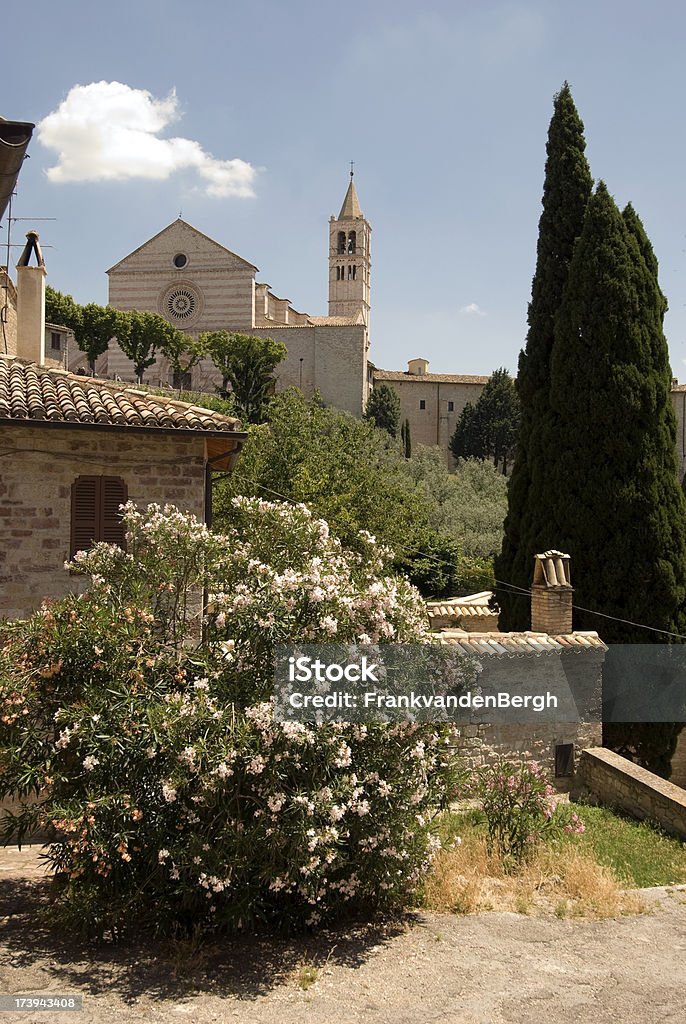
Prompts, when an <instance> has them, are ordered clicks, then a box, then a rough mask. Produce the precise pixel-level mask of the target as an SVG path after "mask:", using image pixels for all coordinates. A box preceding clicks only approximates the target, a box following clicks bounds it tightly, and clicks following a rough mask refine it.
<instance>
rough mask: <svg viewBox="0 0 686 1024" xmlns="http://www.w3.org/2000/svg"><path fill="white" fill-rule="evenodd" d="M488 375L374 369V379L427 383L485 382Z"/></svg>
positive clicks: (487, 379)
mask: <svg viewBox="0 0 686 1024" xmlns="http://www.w3.org/2000/svg"><path fill="white" fill-rule="evenodd" d="M489 379H490V378H489V377H480V376H478V375H476V374H470V373H421V374H419V373H408V372H407V371H406V370H405V371H402V370H376V369H375V370H374V380H397V381H401V380H402V381H411V382H412V383H415V384H416V383H420V384H421V382H422V381H425V382H428V383H429V384H433V383H437V384H444V383H445V384H487V383H488V381H489Z"/></svg>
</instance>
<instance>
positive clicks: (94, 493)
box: [71, 476, 100, 558]
mask: <svg viewBox="0 0 686 1024" xmlns="http://www.w3.org/2000/svg"><path fill="white" fill-rule="evenodd" d="M99 492H100V478H99V477H97V476H79V477H77V478H76V480H75V481H74V483H73V484H72V486H71V557H72V558H73V557H74V555H75V554H76V552H77V551H84V550H87V549H88V548H89V547H90V546H91V544H92V543H93V541H94V540H97V537H98V529H99V526H100V524H99V521H98V520H99V515H98V506H99V500H98V499H99Z"/></svg>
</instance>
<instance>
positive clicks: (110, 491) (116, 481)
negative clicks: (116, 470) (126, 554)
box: [98, 476, 128, 548]
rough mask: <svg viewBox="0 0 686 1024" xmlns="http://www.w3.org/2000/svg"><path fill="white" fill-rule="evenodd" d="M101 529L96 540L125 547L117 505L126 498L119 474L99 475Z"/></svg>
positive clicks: (122, 502)
mask: <svg viewBox="0 0 686 1024" xmlns="http://www.w3.org/2000/svg"><path fill="white" fill-rule="evenodd" d="M100 483H101V508H102V531H101V534H100V537H98V540H106V541H107V543H108V544H118V545H119V547H120V548H125V547H126V542H125V540H124V524H123V523H122V521H121V512H120V511H119V506H120V505H123V504H124V502H125V501H126V500H127V498H128V491H127V488H126V484H125V483H124V481H123V480H122V478H121V477H119V476H101V477H100Z"/></svg>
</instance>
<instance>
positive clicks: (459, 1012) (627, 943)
mask: <svg viewBox="0 0 686 1024" xmlns="http://www.w3.org/2000/svg"><path fill="white" fill-rule="evenodd" d="M38 852H39V851H38V849H37V848H36V847H33V848H24V850H22V851H21V852H19V851H17V850H12V849H8V850H2V849H0V993H3V994H5V993H12V994H18V993H21V994H24V995H34V996H35V995H46V994H48V993H52V994H61V995H75V994H78V995H82V996H83V1009H82V1010H81V1011H78V1012H77V1011H73V1012H69V1011H66V1012H60V1013H55V1012H39V1013H36V1012H34V1011H29V1012H22V1013H13V1012H2V1011H0V1024H5V1022H7V1024H9V1022H22V1024H29V1022H32V1021H35V1022H48V1024H49V1022H52V1021H55V1022H60V1024H68V1022H69V1021H74V1022H75V1024H106V1022H114V1021H116V1022H120V1024H134V1022H138V1021H146V1022H162V1021H176V1020H178V1021H183V1020H186V1021H189V1022H198V1024H209V1022H210V1021H228V1022H231V1021H240V1022H241V1024H329V1022H331V1024H334V1022H335V1024H353V1022H355V1024H357V1022H361V1021H365V1022H366V1021H369V1022H373V1024H437V1022H446V1024H551V1022H552V1021H555V1020H563V1021H569V1022H570V1024H625V1022H626V1024H684V1022H686V887H683V886H682V887H674V888H670V889H661V890H644V893H645V895H646V900H647V902H648V905H649V907H650V910H649V912H648V913H646V914H642V915H640V916H634V917H624V918H620V919H617V920H605V921H581V920H558V919H557V918H555V917H552V916H551V917H549V918H541V917H536V918H531V917H525V916H522V915H519V914H502V913H491V914H483V915H481V916H478V917H454V916H439V915H435V914H427V913H423V912H420V913H416V914H412V915H409V916H408V917H407V918H406V919H405V920H404V921H402V922H396V923H394V924H387V925H385V926H373V927H372V926H364V925H361V926H359V927H355V928H350V927H348V928H346V929H344V930H343V929H341V930H332V931H327V932H325V933H321V932H320V933H318V934H317V935H316V936H307V937H301V938H298V939H297V940H286V939H274V938H269V939H265V938H259V939H258V938H251V939H247V940H241V941H235V942H234V941H232V942H224V943H222V944H221V946H218V947H214V948H212V949H211V950H207V949H206V950H203V951H201V952H200V953H198V952H197V951H194V950H193V949H192V948H191V947H184V946H176V947H169V946H165V947H161V946H158V947H155V948H153V947H151V946H149V945H132V944H122V945H119V946H112V945H110V944H104V943H103V944H100V945H98V946H87V945H84V944H81V943H79V942H74V941H70V940H68V939H64V938H63V937H61V936H58V935H55V934H54V933H51V932H49V931H46V930H45V928H44V927H42V926H41V925H40V923H39V922H38V921H37V919H36V914H35V911H36V907H37V906H38V904H39V903H40V902H41V901H42V900H44V899H45V898H46V891H47V884H46V882H45V880H44V879H43V878H42V874H41V868H40V863H39V860H38Z"/></svg>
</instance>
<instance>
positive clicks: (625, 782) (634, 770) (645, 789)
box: [575, 747, 686, 839]
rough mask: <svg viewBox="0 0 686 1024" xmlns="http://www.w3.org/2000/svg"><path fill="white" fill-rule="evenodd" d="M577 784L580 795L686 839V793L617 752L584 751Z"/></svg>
mask: <svg viewBox="0 0 686 1024" xmlns="http://www.w3.org/2000/svg"><path fill="white" fill-rule="evenodd" d="M577 782H578V785H579V787H580V788H579V792H580V793H581V794H584V795H590V796H591V797H593V798H595V799H596V800H597V801H598V802H599V803H601V804H605V805H607V806H608V807H618V808H619V809H620V810H622V811H625V812H626V813H627V814H630V815H632V816H633V817H634V818H639V819H640V820H643V819H647V820H648V821H652V822H655V823H656V824H657V825H659V826H660V827H661V828H663V829H664V830H665V831H666V832H671V833H672V834H673V835H677V836H681V837H682V838H684V839H686V791H685V790H683V789H681V788H680V787H679V786H675V785H674V784H673V783H672V782H666V781H665V779H661V778H660V777H659V776H658V775H653V773H652V772H649V771H647V770H646V769H645V768H640V767H639V766H638V765H636V764H633V763H632V762H631V761H628V760H627V759H626V758H625V757H620V755H619V754H615V753H614V751H612V750H605V748H604V747H593V748H591V749H589V750H585V751H584V752H583V753H582V755H581V758H580V761H579V771H578V780H577ZM575 788H576V787H575Z"/></svg>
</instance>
